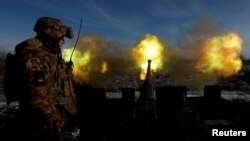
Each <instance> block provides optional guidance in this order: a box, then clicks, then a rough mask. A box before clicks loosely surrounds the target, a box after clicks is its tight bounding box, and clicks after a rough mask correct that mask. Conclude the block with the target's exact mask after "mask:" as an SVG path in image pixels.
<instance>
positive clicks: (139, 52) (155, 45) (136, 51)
mask: <svg viewBox="0 0 250 141" xmlns="http://www.w3.org/2000/svg"><path fill="white" fill-rule="evenodd" d="M163 51H164V45H163V43H162V42H161V41H160V39H159V38H158V37H157V36H154V35H151V34H147V35H146V36H145V38H144V39H143V40H141V41H140V42H139V43H138V44H137V45H136V46H135V47H134V48H133V50H132V53H133V57H134V58H135V59H136V61H137V64H138V67H140V68H141V72H140V79H141V80H145V77H146V71H147V60H149V59H151V60H152V63H151V69H152V71H153V72H155V71H156V70H157V69H160V68H161V67H162V60H163Z"/></svg>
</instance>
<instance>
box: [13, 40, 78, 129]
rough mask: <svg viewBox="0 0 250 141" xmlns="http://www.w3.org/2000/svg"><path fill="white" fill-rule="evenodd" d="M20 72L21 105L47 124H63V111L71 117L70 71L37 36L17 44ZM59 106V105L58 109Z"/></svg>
mask: <svg viewBox="0 0 250 141" xmlns="http://www.w3.org/2000/svg"><path fill="white" fill-rule="evenodd" d="M16 54H17V55H18V56H19V57H20V63H21V66H22V67H21V71H22V74H23V82H24V83H23V84H22V85H23V89H22V90H21V91H20V92H21V93H22V96H21V98H20V101H19V104H20V108H21V109H22V108H23V109H25V110H27V111H28V112H29V113H31V114H33V115H35V116H38V117H39V118H41V119H42V120H44V122H45V123H48V125H49V126H50V125H52V124H55V123H56V124H58V126H63V124H64V121H63V117H62V114H61V113H62V112H61V111H59V109H64V110H65V111H66V112H67V113H69V114H70V115H72V116H74V115H75V114H76V111H77V108H76V104H75V99H74V94H73V86H72V82H71V74H70V73H69V72H68V70H67V67H66V64H65V62H64V60H63V59H62V61H59V59H58V57H57V55H55V54H52V53H51V52H50V51H49V50H48V49H47V48H45V47H43V45H42V43H41V42H40V41H39V40H38V39H36V38H31V39H28V40H26V41H24V42H22V43H20V44H18V45H17V46H16ZM58 107H61V108H58Z"/></svg>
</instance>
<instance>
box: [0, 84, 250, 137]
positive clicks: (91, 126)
mask: <svg viewBox="0 0 250 141" xmlns="http://www.w3.org/2000/svg"><path fill="white" fill-rule="evenodd" d="M155 92H156V101H155V103H156V109H157V114H156V118H155V119H151V120H141V121H140V120H137V121H134V120H132V115H133V111H134V107H135V104H136V97H135V90H134V89H132V88H124V89H122V98H112V99H108V98H106V91H105V89H92V88H84V87H77V88H76V94H77V95H76V99H77V104H78V107H79V113H80V114H79V117H78V119H77V121H76V123H77V125H78V127H79V128H80V136H79V138H78V140H80V141H131V140H137V141H141V140H143V141H148V140H150V141H168V140H177V141H211V140H218V139H219V140H228V139H230V140H232V139H233V140H236V141H240V140H250V138H249V136H250V103H249V102H246V101H239V100H225V99H222V98H221V90H220V89H218V87H217V86H209V87H207V88H205V89H204V96H203V97H186V92H187V89H186V87H184V86H167V87H158V88H156V89H155ZM17 108H18V105H12V106H10V107H6V106H2V107H1V109H0V112H1V117H0V137H1V139H0V140H1V141H12V140H15V139H16V138H18V137H17V136H15V135H16V132H18V131H16V130H15V116H14V115H15V111H16V110H17ZM24 128H25V127H24ZM213 135H214V136H213ZM216 136H220V137H216ZM226 136H232V137H226ZM239 136H242V137H239Z"/></svg>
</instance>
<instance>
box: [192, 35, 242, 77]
mask: <svg viewBox="0 0 250 141" xmlns="http://www.w3.org/2000/svg"><path fill="white" fill-rule="evenodd" d="M242 42H243V41H242V39H241V37H240V36H239V35H238V34H235V33H228V34H225V35H221V36H215V37H212V38H210V39H207V40H205V41H204V43H203V46H202V52H201V57H200V58H199V60H198V62H197V64H196V68H197V69H198V70H199V71H201V72H202V73H206V74H217V75H222V76H224V77H229V76H231V75H233V74H235V73H237V72H238V71H239V70H240V69H241V67H242V61H241V59H240V52H241V46H242Z"/></svg>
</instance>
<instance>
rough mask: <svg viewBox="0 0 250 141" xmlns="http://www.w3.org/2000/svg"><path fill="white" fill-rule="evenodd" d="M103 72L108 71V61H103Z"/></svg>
mask: <svg viewBox="0 0 250 141" xmlns="http://www.w3.org/2000/svg"><path fill="white" fill-rule="evenodd" d="M100 72H101V73H102V74H104V73H106V72H108V63H107V61H102V64H101V71H100Z"/></svg>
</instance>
